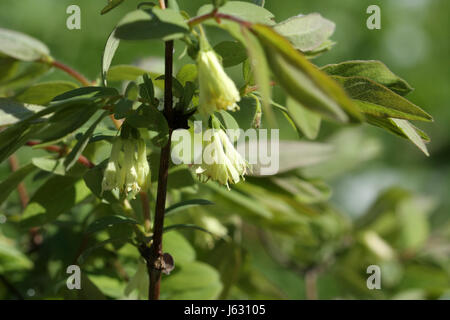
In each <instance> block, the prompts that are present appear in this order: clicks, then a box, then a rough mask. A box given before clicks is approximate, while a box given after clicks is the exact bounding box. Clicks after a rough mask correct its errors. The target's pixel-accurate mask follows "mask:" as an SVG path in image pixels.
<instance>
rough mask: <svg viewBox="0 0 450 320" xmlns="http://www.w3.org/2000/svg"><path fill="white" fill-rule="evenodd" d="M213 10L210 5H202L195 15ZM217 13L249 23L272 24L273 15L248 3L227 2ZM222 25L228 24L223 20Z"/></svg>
mask: <svg viewBox="0 0 450 320" xmlns="http://www.w3.org/2000/svg"><path fill="white" fill-rule="evenodd" d="M213 9H214V7H213V5H211V4H207V5H204V6H202V7H201V8H200V9H199V10H198V12H197V15H199V16H200V15H203V14H207V13H210V12H211V11H213ZM219 12H220V13H224V14H229V15H232V16H236V17H238V18H241V19H243V20H246V21H249V22H254V23H264V24H268V25H272V24H274V21H273V19H274V15H273V14H272V13H271V12H270V11H269V10H267V9H264V8H263V7H261V6H258V5H255V4H253V3H249V2H243V1H228V2H227V3H226V4H225V5H224V6H223V7H221V8H219ZM222 23H229V22H228V21H225V20H224V21H222Z"/></svg>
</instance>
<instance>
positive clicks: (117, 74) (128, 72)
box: [106, 64, 154, 81]
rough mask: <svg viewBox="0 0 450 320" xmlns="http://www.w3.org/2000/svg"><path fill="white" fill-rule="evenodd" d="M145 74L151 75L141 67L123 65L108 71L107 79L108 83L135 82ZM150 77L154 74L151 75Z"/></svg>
mask: <svg viewBox="0 0 450 320" xmlns="http://www.w3.org/2000/svg"><path fill="white" fill-rule="evenodd" d="M144 74H149V72H148V71H146V70H144V69H141V68H139V67H135V66H131V65H125V64H121V65H116V66H112V67H111V68H110V69H109V70H108V74H107V76H106V79H107V80H108V81H134V80H136V79H137V78H139V77H141V76H143V75H144ZM150 75H152V74H151V73H150ZM152 76H154V75H152Z"/></svg>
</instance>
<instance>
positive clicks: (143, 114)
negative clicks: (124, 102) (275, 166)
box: [127, 105, 169, 147]
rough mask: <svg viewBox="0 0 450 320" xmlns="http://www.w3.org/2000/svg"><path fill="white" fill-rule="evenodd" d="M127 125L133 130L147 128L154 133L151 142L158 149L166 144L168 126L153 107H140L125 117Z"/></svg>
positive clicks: (162, 116)
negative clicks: (133, 128)
mask: <svg viewBox="0 0 450 320" xmlns="http://www.w3.org/2000/svg"><path fill="white" fill-rule="evenodd" d="M127 123H129V124H130V125H131V126H133V127H135V128H148V129H149V130H150V131H152V132H154V133H155V136H153V137H152V142H153V143H154V144H156V145H157V146H159V147H163V146H165V145H166V144H167V141H168V138H169V125H168V123H167V120H166V118H165V117H164V115H163V114H162V113H161V112H159V111H158V110H157V109H156V108H155V107H153V106H147V105H141V106H140V107H139V108H138V109H137V110H136V112H134V113H132V114H131V115H130V116H129V117H127Z"/></svg>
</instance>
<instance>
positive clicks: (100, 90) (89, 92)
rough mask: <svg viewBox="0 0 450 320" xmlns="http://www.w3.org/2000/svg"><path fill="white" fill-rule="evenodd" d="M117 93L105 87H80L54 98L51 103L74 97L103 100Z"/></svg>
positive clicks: (117, 93) (115, 90) (113, 89)
mask: <svg viewBox="0 0 450 320" xmlns="http://www.w3.org/2000/svg"><path fill="white" fill-rule="evenodd" d="M117 95H119V92H118V91H117V89H115V88H105V87H82V88H77V89H74V90H70V91H68V92H65V93H63V94H61V95H59V96H56V97H55V98H54V99H53V101H63V100H69V99H71V98H76V97H82V98H84V97H95V98H105V97H111V96H117Z"/></svg>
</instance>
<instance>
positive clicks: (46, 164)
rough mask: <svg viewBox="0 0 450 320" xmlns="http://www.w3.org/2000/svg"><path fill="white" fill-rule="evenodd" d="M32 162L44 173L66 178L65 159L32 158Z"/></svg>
mask: <svg viewBox="0 0 450 320" xmlns="http://www.w3.org/2000/svg"><path fill="white" fill-rule="evenodd" d="M31 162H32V163H33V165H34V166H36V167H37V168H39V169H41V170H43V171H46V172H50V173H53V174H57V175H60V176H64V175H65V174H66V170H65V169H64V164H63V162H64V160H63V159H52V158H44V157H41V158H32V159H31Z"/></svg>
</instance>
